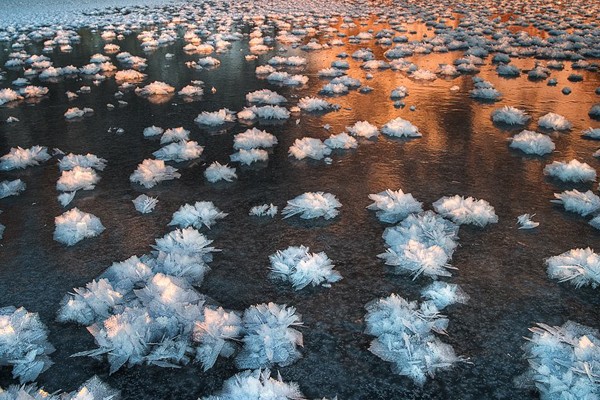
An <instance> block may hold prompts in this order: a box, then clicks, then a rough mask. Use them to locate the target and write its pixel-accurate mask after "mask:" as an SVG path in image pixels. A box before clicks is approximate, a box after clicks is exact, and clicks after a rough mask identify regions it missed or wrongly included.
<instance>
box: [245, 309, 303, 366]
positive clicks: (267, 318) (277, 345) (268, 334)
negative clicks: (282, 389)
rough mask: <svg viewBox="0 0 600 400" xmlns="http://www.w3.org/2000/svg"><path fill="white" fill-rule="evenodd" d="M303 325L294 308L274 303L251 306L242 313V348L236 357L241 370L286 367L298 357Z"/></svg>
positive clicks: (301, 343) (299, 355)
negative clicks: (300, 328) (300, 330)
mask: <svg viewBox="0 0 600 400" xmlns="http://www.w3.org/2000/svg"><path fill="white" fill-rule="evenodd" d="M300 325H302V321H301V317H300V315H299V314H296V309H295V308H294V307H287V306H286V305H279V304H275V303H268V304H266V303H263V304H258V305H256V306H251V307H249V308H248V309H246V311H244V317H243V332H244V338H243V342H244V347H243V349H242V351H241V352H240V353H239V354H238V355H237V357H236V365H237V367H238V368H240V369H254V368H268V367H271V366H274V365H279V366H280V367H285V366H288V365H291V364H293V363H294V362H296V360H298V359H299V358H300V357H301V354H300V351H299V350H298V348H297V347H298V346H302V345H303V342H302V333H300V332H299V331H298V330H296V329H294V328H295V327H297V326H300Z"/></svg>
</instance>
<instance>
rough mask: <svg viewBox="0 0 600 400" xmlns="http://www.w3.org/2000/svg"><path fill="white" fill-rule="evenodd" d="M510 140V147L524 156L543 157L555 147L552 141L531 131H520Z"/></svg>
mask: <svg viewBox="0 0 600 400" xmlns="http://www.w3.org/2000/svg"><path fill="white" fill-rule="evenodd" d="M509 140H510V147H512V148H513V149H519V150H521V151H522V152H524V153H526V154H535V155H538V156H543V155H544V154H549V153H552V152H553V151H554V148H555V145H554V142H553V141H552V139H550V138H549V137H548V136H546V135H543V134H541V133H537V132H533V131H527V130H525V131H521V132H520V133H518V134H517V135H515V136H513V137H512V138H510V139H509Z"/></svg>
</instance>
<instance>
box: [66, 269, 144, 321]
mask: <svg viewBox="0 0 600 400" xmlns="http://www.w3.org/2000/svg"><path fill="white" fill-rule="evenodd" d="M140 271H143V270H140ZM148 273H149V270H148V271H146V275H147V274H148ZM146 277H147V276H146ZM73 292H74V293H72V294H68V295H67V296H65V298H64V299H63V301H62V304H61V308H60V310H59V311H58V315H57V320H58V321H60V322H76V323H78V324H81V325H85V326H89V325H91V324H93V323H94V322H101V321H104V320H105V319H106V318H108V317H109V316H110V315H111V313H113V312H114V310H115V308H116V307H117V306H120V305H122V304H123V302H124V299H123V294H122V293H120V292H118V291H116V290H115V288H114V287H113V286H112V284H111V282H110V281H109V280H107V279H99V280H93V281H91V282H89V283H88V284H87V285H86V287H85V288H76V289H74V290H73Z"/></svg>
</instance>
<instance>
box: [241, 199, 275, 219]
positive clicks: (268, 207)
mask: <svg viewBox="0 0 600 400" xmlns="http://www.w3.org/2000/svg"><path fill="white" fill-rule="evenodd" d="M278 210H279V208H278V207H277V206H276V205H273V203H271V204H261V205H259V206H254V207H252V208H251V209H250V211H249V212H248V215H253V216H256V217H271V218H274V217H275V215H277V211H278Z"/></svg>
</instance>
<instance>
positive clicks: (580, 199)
mask: <svg viewBox="0 0 600 400" xmlns="http://www.w3.org/2000/svg"><path fill="white" fill-rule="evenodd" d="M554 197H555V198H556V199H555V200H551V201H552V202H553V203H556V204H561V205H562V206H563V207H564V208H565V210H566V211H571V212H574V213H577V214H579V215H581V216H582V217H585V216H587V215H590V214H594V213H596V212H597V211H598V210H600V197H598V196H597V195H596V194H594V192H592V191H591V190H588V191H587V192H580V191H579V190H577V189H573V190H565V191H564V192H562V193H554Z"/></svg>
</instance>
